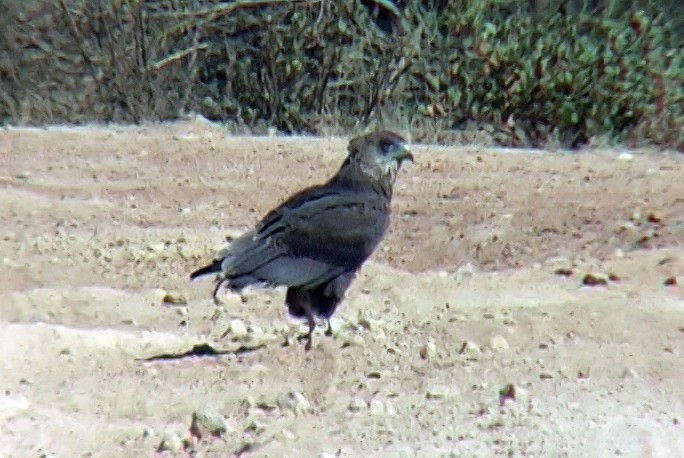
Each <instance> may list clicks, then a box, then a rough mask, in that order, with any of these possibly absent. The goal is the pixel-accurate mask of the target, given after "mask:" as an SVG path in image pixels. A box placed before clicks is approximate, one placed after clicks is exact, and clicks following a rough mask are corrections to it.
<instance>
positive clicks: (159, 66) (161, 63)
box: [146, 43, 209, 71]
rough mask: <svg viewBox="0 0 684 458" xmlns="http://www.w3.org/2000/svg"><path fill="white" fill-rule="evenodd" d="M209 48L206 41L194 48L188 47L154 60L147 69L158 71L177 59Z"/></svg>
mask: <svg viewBox="0 0 684 458" xmlns="http://www.w3.org/2000/svg"><path fill="white" fill-rule="evenodd" d="M205 49H209V45H208V44H206V43H202V44H198V45H196V46H193V47H192V48H188V49H183V50H182V51H178V52H175V53H173V54H171V55H170V56H168V57H165V58H164V59H162V60H160V61H157V62H154V63H153V64H151V65H150V66H148V67H147V69H146V70H147V71H157V70H160V69H162V68H164V67H166V66H167V65H169V64H172V63H174V62H176V61H177V60H180V59H183V58H184V57H185V56H187V55H189V54H192V53H194V52H197V51H200V50H205Z"/></svg>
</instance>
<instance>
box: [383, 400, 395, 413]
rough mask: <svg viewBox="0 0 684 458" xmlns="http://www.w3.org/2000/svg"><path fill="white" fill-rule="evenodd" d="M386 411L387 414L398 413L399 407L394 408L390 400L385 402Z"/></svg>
mask: <svg viewBox="0 0 684 458" xmlns="http://www.w3.org/2000/svg"><path fill="white" fill-rule="evenodd" d="M385 412H386V413H387V415H396V414H397V409H395V408H394V404H392V402H390V401H389V400H388V401H386V402H385Z"/></svg>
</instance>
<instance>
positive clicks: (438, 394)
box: [425, 385, 451, 399]
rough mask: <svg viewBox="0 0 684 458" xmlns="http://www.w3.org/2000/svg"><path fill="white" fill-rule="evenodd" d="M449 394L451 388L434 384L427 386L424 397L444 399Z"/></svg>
mask: <svg viewBox="0 0 684 458" xmlns="http://www.w3.org/2000/svg"><path fill="white" fill-rule="evenodd" d="M450 394H451V389H450V388H449V387H448V386H445V385H435V386H432V387H430V388H428V390H427V393H426V394H425V397H426V398H427V399H444V398H446V397H447V396H449V395H450Z"/></svg>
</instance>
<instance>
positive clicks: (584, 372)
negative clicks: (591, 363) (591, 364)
mask: <svg viewBox="0 0 684 458" xmlns="http://www.w3.org/2000/svg"><path fill="white" fill-rule="evenodd" d="M577 378H578V379H580V380H585V379H588V378H589V369H580V370H578V371H577Z"/></svg>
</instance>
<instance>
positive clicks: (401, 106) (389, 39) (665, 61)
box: [0, 0, 684, 149]
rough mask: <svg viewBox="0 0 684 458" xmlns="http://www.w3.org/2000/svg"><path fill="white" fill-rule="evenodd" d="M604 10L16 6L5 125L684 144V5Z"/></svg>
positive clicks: (405, 5) (194, 1)
mask: <svg viewBox="0 0 684 458" xmlns="http://www.w3.org/2000/svg"><path fill="white" fill-rule="evenodd" d="M589 3H591V6H592V8H593V9H591V8H590V7H588V6H587V3H580V2H578V1H575V2H566V4H572V5H575V6H576V8H574V9H573V8H565V7H564V8H561V9H558V8H555V7H554V4H553V3H548V2H546V3H544V2H540V1H539V0H537V1H532V2H529V3H528V2H519V1H514V0H484V1H476V0H456V1H450V2H445V1H436V0H433V1H426V0H422V1H420V0H407V1H404V2H396V3H392V2H391V1H389V0H382V1H380V0H376V1H369V0H340V1H336V2H325V1H323V2H322V1H312V0H299V1H263V0H248V1H245V0H238V1H233V2H224V3H218V2H215V1H210V0H190V1H172V0H153V1H145V2H143V1H141V0H111V1H105V0H97V1H93V2H89V1H85V0H73V1H67V0H58V1H55V2H40V1H33V2H30V1H29V2H22V3H19V2H16V1H8V0H0V8H1V9H4V10H5V11H7V12H8V14H5V15H4V16H3V18H2V19H0V119H1V120H2V122H3V123H5V124H8V123H11V124H44V123H55V122H70V123H84V122H88V121H92V120H98V121H107V122H110V121H113V122H141V121H144V120H166V119H175V118H178V117H179V116H182V115H183V114H184V113H187V112H198V113H201V114H202V115H204V116H205V117H208V118H210V119H214V120H219V121H222V122H224V123H226V124H228V125H229V126H232V127H233V128H239V127H243V128H245V129H250V130H253V131H254V130H256V131H259V130H260V129H263V128H266V127H271V126H274V127H276V128H277V129H279V130H281V131H283V132H293V133H294V132H297V133H298V132H311V133H327V132H331V131H336V132H339V133H343V132H349V131H355V130H360V129H362V128H364V127H366V126H367V125H368V124H373V123H379V124H389V125H392V126H393V127H396V128H399V129H404V130H408V131H410V132H411V133H412V135H413V136H414V137H415V138H421V139H425V140H433V141H434V140H446V139H449V138H452V137H450V136H449V134H450V133H453V132H456V131H459V130H463V129H467V128H470V127H471V126H476V127H477V128H480V129H484V130H486V131H487V132H490V133H491V135H492V136H493V138H494V139H495V140H496V141H497V142H499V143H502V144H508V145H538V146H544V145H548V144H549V143H552V144H557V145H563V146H571V147H576V146H580V145H583V144H586V143H589V142H592V141H595V139H597V138H603V139H609V140H610V141H622V142H628V143H629V144H632V145H641V144H649V143H650V144H656V145H661V146H663V147H675V148H679V149H684V32H683V31H682V30H683V27H682V21H683V19H684V11H683V10H684V8H682V7H681V5H680V4H679V3H677V2H672V3H671V4H670V3H667V2H657V1H655V0H654V1H652V2H648V1H640V2H618V1H612V2H608V3H607V2H606V1H601V2H597V1H596V0H594V1H593V2H589ZM598 3H600V12H601V14H597V11H598V9H599V7H597V6H596V4H598ZM635 3H638V8H636V7H632V6H633V4H635ZM665 4H668V5H669V6H668V8H669V10H667V12H669V13H670V14H666V12H665V10H663V8H664V6H663V5H665ZM578 5H580V6H581V7H580V6H578ZM531 6H532V8H531Z"/></svg>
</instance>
